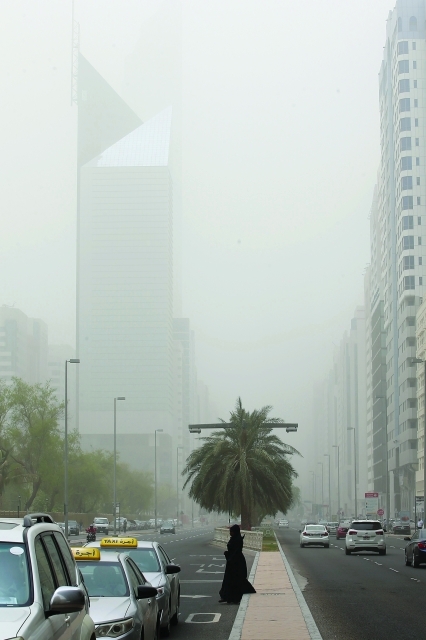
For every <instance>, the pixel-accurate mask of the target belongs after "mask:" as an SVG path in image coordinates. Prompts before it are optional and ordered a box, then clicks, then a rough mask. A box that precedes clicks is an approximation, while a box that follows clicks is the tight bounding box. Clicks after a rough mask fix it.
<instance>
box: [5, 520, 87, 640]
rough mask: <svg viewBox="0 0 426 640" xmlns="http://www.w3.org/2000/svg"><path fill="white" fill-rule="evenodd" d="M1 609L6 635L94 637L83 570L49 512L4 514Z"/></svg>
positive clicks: (37, 639) (41, 639) (23, 639)
mask: <svg viewBox="0 0 426 640" xmlns="http://www.w3.org/2000/svg"><path fill="white" fill-rule="evenodd" d="M0 610H1V612H0V637H1V638H5V639H6V638H7V639H12V638H13V639H15V640H16V639H17V638H19V640H54V639H55V640H65V639H66V640H95V626H94V624H93V620H92V619H91V617H90V616H89V614H88V610H89V599H88V595H87V591H86V589H85V587H84V584H83V582H82V578H81V576H80V572H79V571H78V570H77V568H76V564H75V562H74V559H73V557H72V554H71V551H70V548H69V546H68V543H67V541H66V540H65V537H64V534H63V532H62V530H61V528H60V527H59V526H58V525H56V524H55V523H54V521H53V520H52V518H51V517H50V516H49V515H47V514H45V513H33V514H28V515H26V516H25V517H24V518H23V519H22V518H0Z"/></svg>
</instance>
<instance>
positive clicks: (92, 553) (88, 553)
mask: <svg viewBox="0 0 426 640" xmlns="http://www.w3.org/2000/svg"><path fill="white" fill-rule="evenodd" d="M71 551H72V555H73V556H74V560H100V559H101V552H100V550H99V549H98V548H97V547H71Z"/></svg>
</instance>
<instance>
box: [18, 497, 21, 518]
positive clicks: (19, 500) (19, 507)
mask: <svg viewBox="0 0 426 640" xmlns="http://www.w3.org/2000/svg"><path fill="white" fill-rule="evenodd" d="M20 510H21V496H18V518H19V512H20Z"/></svg>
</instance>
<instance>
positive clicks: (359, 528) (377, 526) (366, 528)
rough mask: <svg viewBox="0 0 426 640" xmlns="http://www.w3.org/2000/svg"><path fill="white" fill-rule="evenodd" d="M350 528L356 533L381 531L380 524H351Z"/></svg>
mask: <svg viewBox="0 0 426 640" xmlns="http://www.w3.org/2000/svg"><path fill="white" fill-rule="evenodd" d="M351 528H352V529H356V530H357V531H377V530H378V529H382V525H381V524H380V522H352V524H351Z"/></svg>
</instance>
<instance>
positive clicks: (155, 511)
mask: <svg viewBox="0 0 426 640" xmlns="http://www.w3.org/2000/svg"><path fill="white" fill-rule="evenodd" d="M162 432H163V429H155V431H154V517H155V531H157V433H162Z"/></svg>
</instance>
